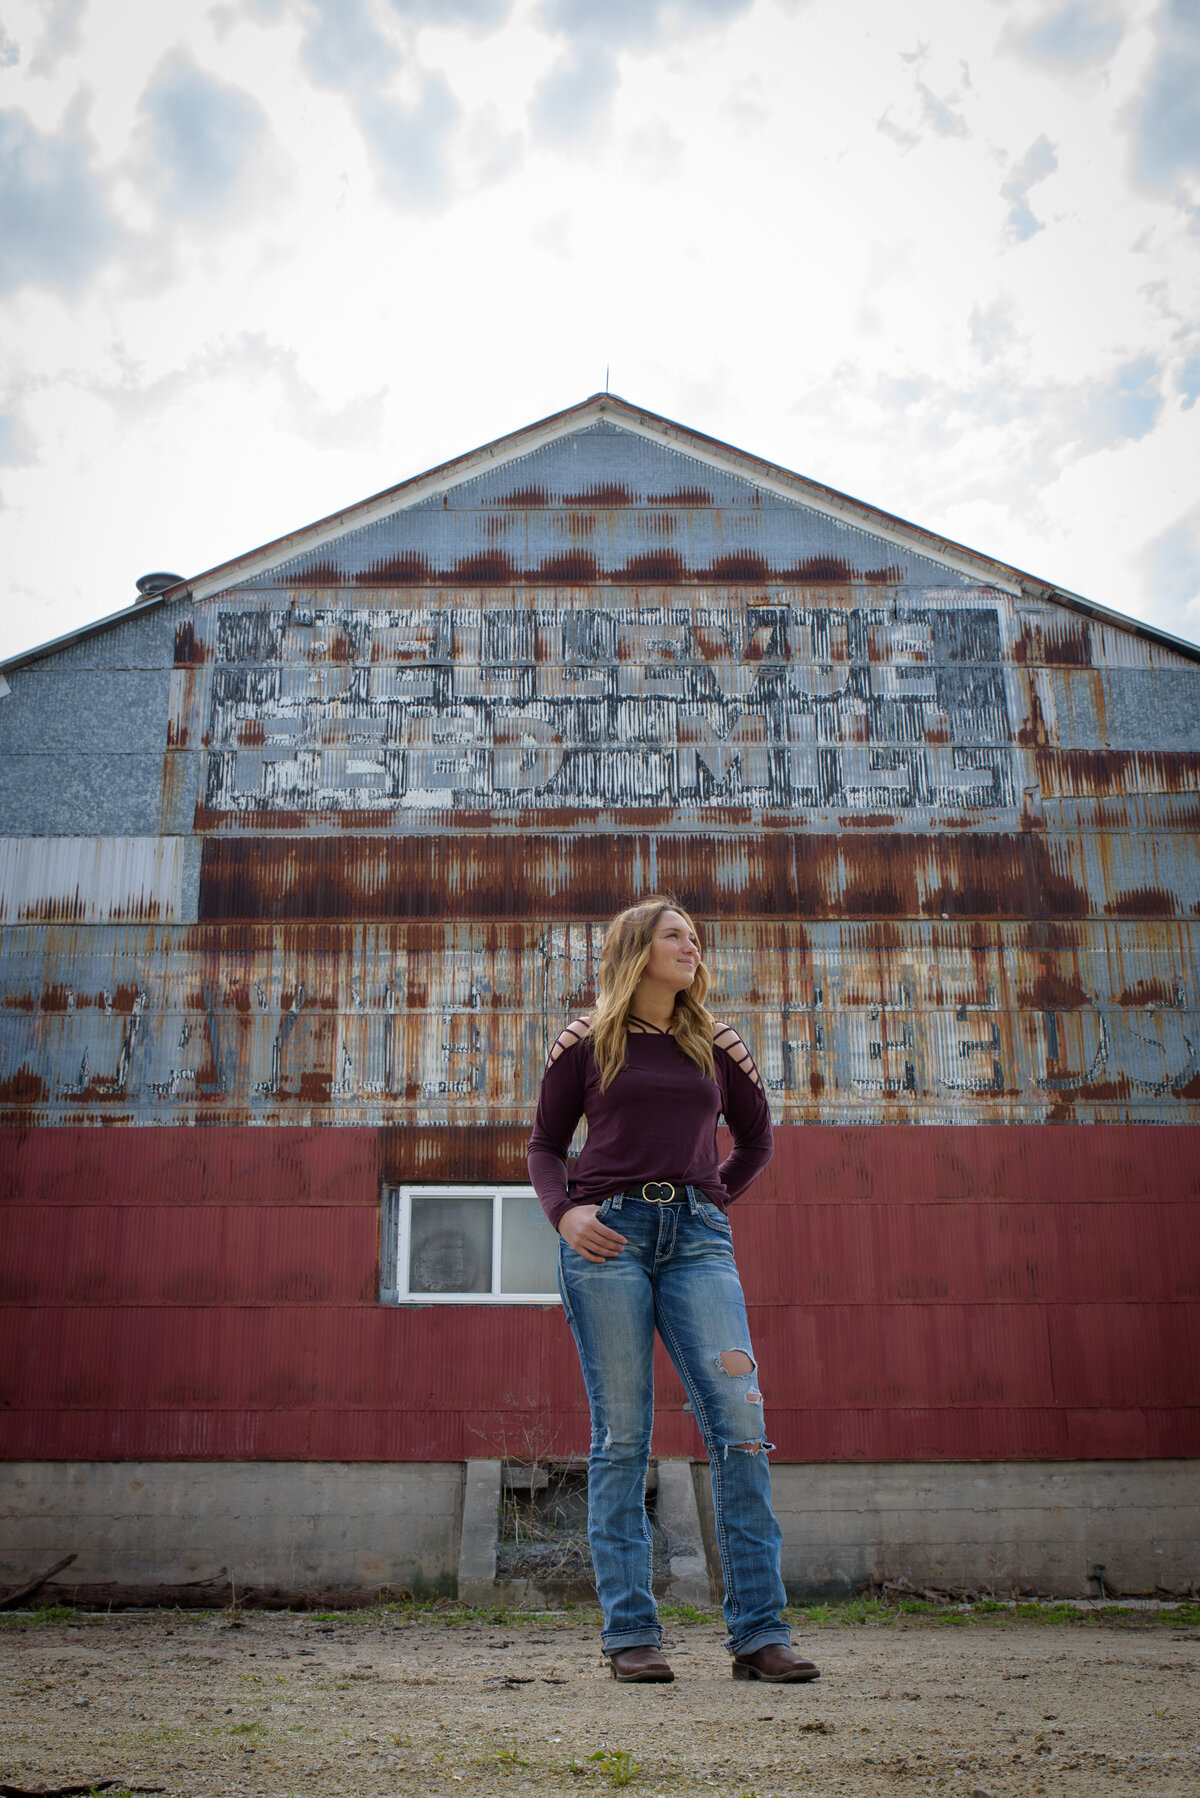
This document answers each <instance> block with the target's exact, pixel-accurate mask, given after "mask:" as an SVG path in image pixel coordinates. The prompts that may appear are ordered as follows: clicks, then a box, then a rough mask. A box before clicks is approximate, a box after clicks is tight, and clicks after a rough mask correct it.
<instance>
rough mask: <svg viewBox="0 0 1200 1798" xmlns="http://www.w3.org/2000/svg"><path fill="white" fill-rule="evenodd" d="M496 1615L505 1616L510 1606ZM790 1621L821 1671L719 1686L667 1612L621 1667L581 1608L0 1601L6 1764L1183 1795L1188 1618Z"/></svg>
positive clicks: (581, 1782) (223, 1792)
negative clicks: (28, 1611)
mask: <svg viewBox="0 0 1200 1798" xmlns="http://www.w3.org/2000/svg"><path fill="white" fill-rule="evenodd" d="M501 1615H502V1614H501ZM851 1616H853V1612H851V1611H845V1612H842V1613H841V1614H838V1613H836V1612H835V1613H833V1615H832V1616H830V1617H824V1616H822V1617H820V1619H819V1620H818V1619H806V1620H805V1621H804V1622H803V1623H802V1624H801V1625H800V1626H799V1627H798V1629H797V1635H798V1638H802V1640H803V1643H804V1645H805V1647H806V1649H807V1650H808V1652H809V1653H810V1654H812V1656H813V1657H814V1659H816V1660H818V1661H819V1662H820V1664H821V1666H822V1668H823V1670H824V1673H823V1678H822V1679H821V1680H820V1681H819V1682H818V1683H816V1684H814V1685H809V1686H799V1687H790V1688H789V1687H773V1686H766V1685H759V1684H754V1685H747V1684H742V1683H738V1684H736V1685H735V1684H734V1683H733V1681H732V1680H731V1678H730V1673H729V1664H728V1660H727V1658H726V1656H725V1654H724V1652H723V1650H722V1648H721V1631H720V1626H719V1622H718V1621H717V1620H716V1619H713V1620H709V1621H682V1620H673V1621H671V1622H670V1623H669V1625H668V1632H667V1633H668V1644H669V1647H670V1652H671V1657H672V1659H673V1661H674V1663H675V1666H676V1671H677V1675H678V1677H677V1681H676V1683H675V1685H673V1686H657V1687H625V1686H617V1685H616V1684H615V1683H614V1682H613V1681H612V1680H611V1679H610V1678H608V1677H607V1672H606V1665H605V1663H604V1662H602V1661H601V1659H600V1657H599V1655H598V1652H597V1644H596V1630H595V1622H594V1620H593V1618H592V1617H591V1616H590V1614H588V1613H585V1612H568V1613H565V1614H551V1615H540V1616H534V1617H521V1618H515V1617H513V1616H509V1617H507V1618H506V1619H505V1620H503V1621H500V1622H487V1621H483V1620H481V1619H480V1618H479V1617H478V1616H476V1617H474V1618H469V1619H464V1618H463V1617H461V1616H458V1617H456V1616H455V1615H454V1614H453V1613H449V1614H447V1615H446V1616H445V1617H441V1618H432V1619H431V1618H430V1616H429V1615H428V1614H422V1613H420V1612H406V1611H402V1610H400V1611H395V1612H389V1611H385V1612H382V1613H380V1612H371V1613H346V1614H344V1615H342V1616H339V1617H336V1618H330V1617H325V1618H322V1617H320V1616H313V1615H311V1614H310V1615H303V1614H297V1613H283V1614H270V1613H259V1614H253V1613H245V1614H244V1615H243V1616H242V1617H241V1618H238V1617H237V1616H236V1615H235V1616H231V1615H230V1614H228V1613H207V1614H205V1613H186V1614H185V1613H180V1612H170V1613H167V1612H164V1613H158V1614H155V1615H143V1614H137V1615H129V1614H125V1615H122V1614H120V1613H115V1614H113V1615H110V1616H93V1615H86V1614H78V1615H76V1616H74V1617H73V1618H71V1619H70V1620H67V1619H63V1618H61V1617H60V1618H54V1619H51V1620H37V1619H30V1620H22V1619H20V1618H6V1619H4V1620H3V1622H2V1625H0V1674H2V1682H3V1683H2V1697H0V1783H3V1784H7V1785H9V1786H13V1787H18V1788H21V1789H23V1790H30V1789H41V1790H45V1789H46V1788H52V1787H60V1786H65V1785H69V1784H79V1783H81V1782H82V1781H83V1780H85V1779H94V1780H96V1781H99V1780H101V1779H105V1778H113V1777H116V1776H121V1777H123V1778H124V1779H125V1780H126V1781H128V1782H129V1784H130V1785H132V1786H135V1787H137V1786H141V1787H155V1788H161V1789H162V1790H163V1791H165V1792H167V1793H172V1794H187V1795H191V1794H196V1795H197V1798H199V1795H201V1794H203V1795H205V1798H207V1795H209V1794H212V1795H220V1798H235V1795H237V1798H258V1795H268V1798H273V1795H275V1794H279V1795H280V1798H286V1795H287V1794H294V1795H295V1798H309V1795H310V1794H311V1795H313V1798H321V1795H323V1794H326V1793H347V1794H354V1795H355V1798H359V1795H364V1798H368V1795H374V1794H377V1793H379V1794H391V1793H417V1792H420V1793H437V1794H447V1793H463V1792H473V1793H475V1794H492V1793H497V1794H503V1795H504V1798H519V1795H520V1794H522V1793H525V1792H536V1793H547V1792H570V1793H576V1794H579V1795H580V1798H589V1795H592V1794H605V1793H608V1792H610V1791H613V1790H615V1789H621V1788H628V1789H629V1790H630V1791H631V1792H632V1793H638V1794H655V1793H662V1794H664V1798H665V1795H667V1794H670V1795H671V1798H674V1795H675V1794H679V1793H684V1792H703V1793H709V1792H713V1793H719V1794H721V1798H742V1795H743V1794H746V1795H753V1798H773V1795H774V1798H784V1795H786V1798H793V1795H796V1798H801V1795H807V1794H810V1793H811V1794H824V1793H844V1794H848V1795H851V1798H873V1795H874V1794H877V1793H897V1794H905V1795H906V1798H909V1795H912V1798H915V1795H916V1794H919V1793H925V1792H938V1793H949V1794H953V1795H954V1798H972V1794H973V1793H976V1792H984V1793H989V1794H991V1793H994V1794H996V1795H997V1798H999V1795H1001V1794H1003V1795H1004V1798H1016V1795H1017V1794H1020V1795H1021V1798H1026V1795H1029V1798H1032V1795H1034V1794H1042V1793H1045V1794H1047V1798H1058V1795H1062V1798H1074V1794H1085V1793H1086V1794H1089V1795H1091V1794H1108V1793H1120V1794H1122V1798H1124V1795H1125V1794H1130V1793H1134V1794H1137V1795H1138V1798H1141V1795H1142V1794H1145V1795H1147V1798H1158V1795H1160V1794H1161V1795H1162V1798H1166V1795H1167V1794H1171V1795H1172V1798H1174V1795H1175V1794H1179V1795H1180V1798H1183V1795H1184V1794H1189V1795H1191V1798H1196V1795H1200V1731H1198V1728H1197V1721H1198V1720H1197V1685H1198V1683H1200V1681H1198V1676H1200V1630H1198V1629H1197V1627H1196V1620H1195V1618H1194V1617H1193V1618H1191V1619H1189V1620H1187V1621H1185V1622H1180V1621H1179V1620H1178V1619H1177V1620H1176V1621H1175V1622H1171V1621H1168V1620H1162V1621H1157V1622H1154V1623H1147V1622H1146V1621H1143V1620H1141V1619H1129V1618H1128V1617H1126V1618H1125V1619H1124V1620H1113V1621H1110V1622H1104V1623H1098V1622H1097V1623H1093V1622H1089V1623H1086V1624H1061V1625H1055V1624H1052V1623H1051V1624H1047V1623H1037V1622H1031V1621H1024V1620H1021V1619H1019V1618H1014V1617H1013V1616H1012V1615H1011V1614H1007V1615H1003V1616H993V1617H988V1618H986V1619H981V1618H975V1617H972V1618H969V1619H967V1618H926V1617H909V1618H906V1617H903V1616H899V1617H897V1616H896V1615H892V1616H887V1617H880V1616H866V1617H863V1618H862V1619H861V1620H860V1621H847V1620H846V1619H847V1617H851Z"/></svg>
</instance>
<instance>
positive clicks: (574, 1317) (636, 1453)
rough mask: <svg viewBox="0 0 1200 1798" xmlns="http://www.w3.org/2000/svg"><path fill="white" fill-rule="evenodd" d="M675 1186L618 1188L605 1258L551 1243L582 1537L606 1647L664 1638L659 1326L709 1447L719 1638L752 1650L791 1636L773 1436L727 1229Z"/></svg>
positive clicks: (706, 1206) (605, 1213)
mask: <svg viewBox="0 0 1200 1798" xmlns="http://www.w3.org/2000/svg"><path fill="white" fill-rule="evenodd" d="M679 1190H680V1192H681V1193H683V1192H684V1191H686V1193H687V1198H686V1201H682V1202H681V1201H676V1202H675V1203H673V1204H669V1205H654V1204H651V1203H649V1202H648V1201H647V1200H645V1199H642V1198H638V1197H634V1196H632V1195H630V1194H629V1193H622V1194H618V1195H617V1197H616V1198H612V1199H609V1200H607V1201H606V1203H605V1204H604V1205H602V1206H601V1208H600V1219H601V1221H602V1222H604V1223H607V1224H609V1225H610V1226H611V1227H612V1228H613V1229H614V1230H619V1231H620V1233H621V1235H622V1236H626V1237H628V1239H629V1240H628V1243H627V1245H626V1247H625V1248H623V1249H622V1250H621V1253H620V1254H619V1255H617V1256H615V1257H614V1258H613V1259H612V1260H609V1261H603V1262H594V1261H588V1260H585V1258H584V1257H583V1256H582V1255H580V1254H578V1253H577V1252H576V1250H574V1249H572V1248H570V1247H569V1246H568V1245H567V1244H566V1243H565V1242H563V1241H561V1240H560V1242H559V1249H558V1269H559V1276H558V1277H559V1290H560V1291H561V1293H562V1299H563V1308H564V1310H565V1312H566V1316H567V1322H568V1323H569V1324H570V1326H571V1333H572V1335H573V1336H574V1338H575V1345H576V1347H577V1348H578V1350H579V1361H580V1365H581V1367H582V1368H583V1380H584V1385H585V1386H586V1387H587V1395H588V1405H589V1407H590V1409H591V1414H592V1446H591V1455H590V1457H589V1460H588V1542H589V1544H590V1546H591V1551H592V1565H593V1567H594V1569H595V1574H596V1589H597V1591H598V1593H599V1595H600V1603H601V1606H602V1607H603V1611H604V1636H603V1646H604V1652H605V1653H606V1654H616V1653H617V1652H618V1651H619V1650H620V1649H622V1648H635V1647H639V1646H641V1645H643V1644H651V1645H655V1646H657V1644H658V1643H659V1642H660V1640H661V1638H662V1632H661V1629H660V1627H659V1622H658V1609H657V1606H656V1605H655V1602H654V1593H653V1590H652V1588H651V1547H652V1544H651V1534H650V1527H649V1523H648V1521H647V1518H646V1505H645V1485H646V1466H647V1462H648V1460H649V1456H650V1431H651V1426H652V1424H653V1421H654V1368H653V1354H654V1332H655V1329H656V1328H657V1330H658V1333H659V1335H660V1336H661V1337H662V1339H663V1342H664V1343H665V1345H666V1348H667V1352H668V1353H669V1355H670V1357H671V1359H672V1361H673V1362H674V1363H675V1366H676V1368H677V1369H678V1370H679V1377H680V1379H681V1380H682V1381H683V1384H684V1386H685V1388H686V1390H687V1394H688V1397H689V1398H690V1400H691V1403H692V1409H693V1410H694V1412H695V1414H696V1421H697V1423H698V1424H699V1426H700V1433H701V1435H702V1436H703V1438H704V1446H705V1448H706V1449H707V1450H708V1460H709V1467H710V1470H711V1474H712V1493H713V1506H714V1511H715V1521H716V1536H717V1544H718V1548H719V1551H720V1556H721V1570H722V1573H723V1574H724V1578H725V1626H726V1630H727V1636H726V1643H725V1645H726V1647H727V1648H729V1649H730V1650H731V1652H733V1653H735V1654H752V1653H753V1652H754V1651H755V1649H757V1648H762V1647H764V1646H765V1645H766V1644H767V1643H769V1642H783V1643H787V1642H790V1640H791V1634H790V1631H789V1630H788V1627H787V1625H786V1624H785V1623H784V1622H783V1621H782V1617H781V1615H780V1613H781V1611H782V1608H783V1605H784V1602H785V1593H784V1589H783V1582H782V1580H781V1578H780V1573H779V1550H780V1540H781V1538H780V1532H779V1525H778V1523H777V1522H776V1521H775V1515H774V1512H773V1511H772V1509H771V1471H770V1468H769V1466H768V1464H767V1450H768V1448H769V1447H770V1444H769V1443H768V1442H767V1441H766V1440H765V1435H764V1427H763V1403H762V1394H761V1393H760V1391H759V1388H758V1378H757V1374H756V1372H755V1363H754V1355H753V1351H752V1349H751V1347H750V1331H749V1327H748V1324H747V1321H746V1302H745V1299H744V1298H743V1297H742V1285H741V1281H740V1280H739V1279H738V1271H737V1265H736V1263H735V1261H734V1258H733V1244H732V1237H731V1232H730V1228H729V1224H728V1222H727V1220H726V1218H725V1216H724V1214H723V1213H722V1212H721V1211H720V1210H719V1209H718V1207H717V1206H715V1205H713V1204H710V1203H709V1201H708V1200H707V1199H706V1198H705V1197H704V1194H703V1193H702V1192H701V1191H700V1190H699V1188H698V1187H691V1186H689V1187H687V1188H680V1189H679Z"/></svg>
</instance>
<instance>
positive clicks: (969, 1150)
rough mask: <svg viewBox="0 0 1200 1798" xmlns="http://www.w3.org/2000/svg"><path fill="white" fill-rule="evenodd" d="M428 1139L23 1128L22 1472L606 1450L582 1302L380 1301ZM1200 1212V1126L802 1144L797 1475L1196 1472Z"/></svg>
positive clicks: (16, 1277)
mask: <svg viewBox="0 0 1200 1798" xmlns="http://www.w3.org/2000/svg"><path fill="white" fill-rule="evenodd" d="M407 1134H408V1133H406V1132H403V1131H395V1132H391V1133H389V1134H388V1136H387V1139H386V1140H385V1138H384V1136H383V1135H382V1134H381V1133H379V1132H376V1131H368V1130H353V1129H347V1130H339V1131H332V1132H331V1131H321V1130H313V1131H299V1130H276V1131H269V1132H256V1131H245V1130H228V1131H224V1130H223V1131H216V1132H208V1131H197V1132H188V1133H186V1135H185V1138H184V1141H185V1143H186V1144H187V1145H188V1153H187V1154H186V1155H181V1154H180V1153H179V1152H178V1149H177V1146H176V1145H177V1144H178V1142H179V1136H178V1133H177V1132H175V1131H170V1130H164V1131H158V1130H149V1131H136V1132H133V1133H131V1134H125V1133H114V1132H112V1131H89V1130H78V1129H63V1130H55V1131H38V1132H31V1133H27V1134H25V1135H20V1134H16V1133H13V1134H10V1135H9V1136H8V1137H7V1139H6V1140H4V1141H3V1142H2V1143H0V1150H2V1152H3V1167H4V1169H5V1175H4V1179H5V1192H4V1196H5V1198H6V1201H7V1204H8V1207H9V1211H10V1216H11V1228H10V1229H9V1231H8V1232H7V1233H6V1239H5V1249H4V1258H3V1262H2V1263H0V1282H2V1284H0V1418H2V1420H3V1421H2V1422H0V1440H2V1442H3V1447H4V1452H5V1453H8V1454H11V1455H28V1454H39V1453H42V1454H49V1455H52V1456H61V1457H63V1458H68V1459H70V1458H88V1457H89V1456H90V1455H101V1456H103V1457H105V1458H107V1457H109V1456H116V1457H117V1458H123V1457H128V1458H137V1457H138V1456H150V1457H155V1456H168V1457H170V1456H182V1457H185V1458H186V1457H187V1456H190V1455H197V1454H199V1455H212V1456H215V1457H218V1458H220V1457H225V1456H229V1457H235V1458H236V1457H238V1456H240V1455H244V1454H250V1455H263V1456H282V1457H284V1458H287V1457H291V1456H295V1457H300V1458H307V1457H315V1458H329V1459H333V1460H343V1459H346V1460H354V1459H357V1458H360V1457H361V1458H366V1459H375V1458H379V1459H389V1458H400V1459H409V1458H413V1459H421V1458H428V1459H435V1460H436V1459H442V1458H451V1459H453V1458H457V1457H459V1456H470V1455H478V1454H480V1453H482V1452H484V1450H485V1449H487V1448H496V1447H498V1446H500V1447H502V1446H503V1444H504V1442H505V1441H506V1440H507V1442H508V1444H509V1446H510V1447H512V1448H513V1450H514V1452H516V1448H517V1447H518V1446H519V1444H520V1442H521V1441H522V1440H523V1437H522V1432H523V1431H526V1430H529V1429H536V1430H540V1431H541V1432H542V1433H543V1435H545V1437H546V1439H547V1440H546V1442H545V1444H544V1446H545V1448H546V1450H547V1452H549V1450H550V1449H551V1448H553V1450H554V1452H561V1453H568V1452H570V1453H575V1452H579V1451H580V1450H581V1449H582V1448H583V1447H584V1446H585V1444H586V1435H587V1431H586V1408H585V1406H584V1402H583V1394H582V1390H581V1387H580V1383H579V1376H578V1370H577V1366H576V1363H575V1357H574V1351H573V1348H572V1346H571V1343H570V1338H569V1335H568V1332H567V1329H566V1325H565V1322H564V1321H563V1319H562V1317H561V1315H560V1314H559V1313H558V1311H557V1309H550V1310H545V1311H542V1310H538V1309H531V1310H525V1309H521V1310H506V1309H504V1308H502V1307H497V1308H492V1307H483V1308H479V1309H473V1310H472V1311H470V1312H469V1313H467V1314H464V1313H463V1312H462V1311H460V1310H457V1309H455V1310H453V1311H451V1310H446V1309H442V1310H439V1309H437V1308H436V1307H431V1308H428V1309H424V1310H420V1309H415V1310H392V1309H385V1308H381V1307H380V1306H379V1304H378V1303H377V1301H376V1296H375V1293H376V1285H375V1281H376V1278H377V1251H378V1229H379V1225H378V1202H377V1195H378V1187H379V1180H380V1164H381V1161H383V1162H384V1164H385V1165H386V1168H387V1172H388V1174H389V1176H390V1177H392V1178H405V1177H409V1178H411V1177H413V1176H414V1175H417V1174H419V1173H421V1172H423V1171H425V1170H424V1169H423V1168H422V1167H421V1165H420V1163H421V1154H420V1146H419V1144H413V1143H410V1142H408V1141H407ZM451 1134H453V1133H451ZM461 1134H462V1135H463V1136H464V1137H465V1136H467V1135H468V1134H473V1133H469V1132H467V1131H463V1132H461ZM193 1145H194V1146H193ZM405 1150H407V1154H405V1153H404V1151H405ZM901 1195H903V1196H901ZM18 1196H19V1197H20V1199H21V1200H22V1201H23V1202H21V1203H14V1199H16V1198H17V1197H18ZM1198 1197H1200V1131H1197V1130H1195V1129H1184V1130H1169V1131H1163V1130H1157V1129H1151V1128H1137V1127H1130V1126H1125V1127H1121V1126H1098V1127H1097V1128H1095V1129H1092V1130H1086V1131H1080V1130H1067V1131H1059V1130H1050V1131H1047V1130H1045V1129H1041V1128H1038V1127H1025V1126H1007V1127H1005V1126H987V1125H984V1126H976V1127H974V1128H966V1129H946V1128H937V1127H933V1128H930V1129H926V1130H912V1129H907V1128H904V1127H895V1128H887V1127H884V1128H877V1129H839V1128H831V1129H828V1130H822V1131H819V1132H813V1131H806V1130H794V1129H788V1128H786V1127H785V1128H784V1129H782V1130H781V1131H780V1132H779V1142H778V1149H777V1154H776V1159H775V1161H774V1163H773V1164H772V1167H771V1169H770V1170H769V1171H768V1173H767V1175H766V1176H764V1178H763V1180H762V1182H761V1186H760V1190H759V1191H758V1192H757V1193H756V1196H755V1198H754V1199H753V1200H752V1201H750V1202H748V1203H747V1204H746V1205H744V1207H742V1208H741V1209H740V1210H739V1211H738V1212H736V1213H735V1230H736V1237H737V1243H738V1250H739V1257H740V1260H741V1263H742V1266H743V1269H744V1273H745V1281H746V1289H747V1297H748V1300H749V1303H750V1309H751V1328H752V1331H753V1335H754V1340H755V1346H756V1350H757V1353H758V1356H759V1360H760V1365H761V1368H762V1380H763V1385H764V1390H765V1391H766V1394H767V1401H768V1415H769V1419H770V1430H771V1435H772V1437H773V1439H774V1440H775V1441H776V1442H777V1444H778V1447H779V1452H780V1454H781V1455H783V1456H784V1457H786V1458H790V1459H824V1458H834V1459H844V1458H849V1459H861V1460H887V1459H893V1458H901V1459H909V1458H914V1457H915V1458H922V1457H929V1458H933V1459H938V1458H971V1457H974V1456H978V1457H983V1458H988V1457H995V1458H1009V1457H1013V1456H1016V1457H1019V1458H1033V1459H1038V1458H1049V1459H1057V1458H1062V1457H1069V1456H1085V1457H1086V1456H1107V1455H1110V1454H1126V1453H1130V1454H1152V1455H1158V1454H1195V1453H1196V1452H1197V1448H1198V1447H1200V1438H1198V1434H1197V1431H1198V1429H1200V1405H1198V1404H1197V1392H1196V1373H1195V1370H1196V1367H1197V1365H1200V1340H1198V1339H1197V1319H1198V1317H1200V1308H1198V1307H1197V1304H1196V1299H1197V1295H1198V1292H1200V1238H1198V1236H1197V1232H1196V1230H1195V1228H1194V1218H1195V1207H1196V1201H1197V1198H1198ZM714 1346H717V1347H719V1346H720V1345H714ZM683 1399H684V1395H683V1391H682V1388H681V1387H680V1384H679V1381H678V1379H677V1377H676V1375H675V1374H674V1372H673V1370H671V1369H670V1368H669V1366H668V1365H666V1364H665V1363H664V1365H663V1366H662V1367H661V1369H660V1378H659V1419H658V1423H657V1424H656V1431H657V1436H656V1441H657V1443H658V1447H659V1450H660V1452H662V1453H675V1454H687V1453H692V1452H695V1450H696V1447H697V1438H696V1434H695V1426H694V1424H693V1422H692V1420H691V1419H690V1418H689V1417H688V1416H687V1415H686V1414H685V1413H684V1410H683ZM550 1438H553V1441H552V1442H551V1440H550Z"/></svg>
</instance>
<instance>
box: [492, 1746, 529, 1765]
mask: <svg viewBox="0 0 1200 1798" xmlns="http://www.w3.org/2000/svg"><path fill="white" fill-rule="evenodd" d="M491 1758H492V1759H493V1760H494V1761H495V1762H496V1763H497V1764H498V1765H499V1766H501V1767H505V1768H508V1767H532V1765H533V1762H532V1761H526V1760H522V1759H521V1756H520V1754H519V1752H518V1751H517V1749H516V1748H494V1749H493V1750H492V1757H491Z"/></svg>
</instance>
